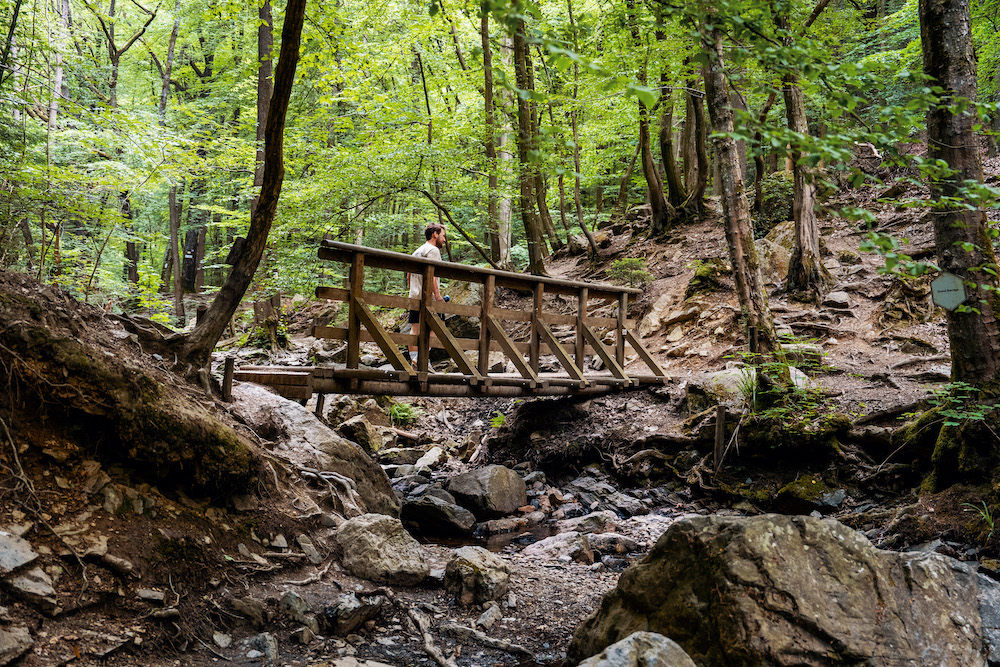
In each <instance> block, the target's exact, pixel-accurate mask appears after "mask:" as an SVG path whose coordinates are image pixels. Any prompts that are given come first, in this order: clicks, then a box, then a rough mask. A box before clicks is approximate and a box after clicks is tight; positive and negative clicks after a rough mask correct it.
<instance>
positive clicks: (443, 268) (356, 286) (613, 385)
mask: <svg viewBox="0 0 1000 667" xmlns="http://www.w3.org/2000/svg"><path fill="white" fill-rule="evenodd" d="M319 256H320V258H321V259H325V260H330V261H333V262H341V263H344V264H347V265H349V266H350V272H349V276H348V279H347V285H346V287H343V288H340V287H318V288H317V289H316V296H317V297H319V298H322V299H330V300H333V301H340V302H344V303H347V304H348V317H347V323H346V326H344V327H338V326H315V327H313V335H314V336H316V337H317V338H329V339H335V340H343V341H346V342H347V359H346V363H345V364H337V365H335V366H334V367H280V366H245V367H242V368H240V369H237V370H236V371H235V378H236V379H237V380H242V381H247V382H256V383H259V384H264V385H268V386H271V387H273V388H274V389H275V390H277V391H278V393H280V394H282V395H283V396H286V397H288V398H296V399H303V400H304V399H308V398H310V397H311V396H312V395H313V394H319V395H320V397H321V398H322V397H323V396H324V395H325V394H373V395H379V394H381V395H389V396H467V397H477V396H556V395H572V394H593V393H604V392H608V391H617V390H622V389H626V388H632V387H639V386H643V385H658V384H663V383H664V382H665V380H666V376H665V374H664V372H663V370H662V369H661V368H660V366H659V365H658V364H657V363H656V361H655V360H654V359H653V357H652V356H651V355H650V354H649V352H648V351H647V350H646V349H645V348H644V347H643V346H642V344H641V343H640V342H639V339H638V337H637V336H636V334H635V333H634V331H633V329H634V327H635V321H634V320H630V319H628V318H627V313H628V302H629V297H630V296H632V295H634V294H639V293H640V290H637V289H632V288H628V287H615V286H612V285H596V284H588V283H583V282H576V281H570V280H561V279H557V278H549V277H539V276H532V275H528V274H522V273H512V272H508V271H497V270H494V269H486V268H478V267H470V266H464V265H462V264H456V263H453V262H443V261H435V260H430V259H424V258H420V257H413V256H411V255H406V254H403V253H398V252H390V251H387V250H378V249H374V248H366V247H364V246H358V245H351V244H347V243H339V242H335V241H324V242H323V244H322V245H321V247H320V249H319ZM366 268H377V269H387V270H390V271H398V272H400V273H415V274H418V275H421V276H423V285H424V289H423V293H422V295H421V297H420V298H419V299H410V298H407V297H400V296H393V295H388V294H379V293H375V292H368V291H366V290H365V288H364V279H365V270H366ZM435 277H438V278H444V279H448V280H451V281H453V282H455V281H457V282H467V283H472V284H479V285H482V299H481V303H480V304H478V305H463V304H457V303H452V302H440V301H438V302H435V301H433V300H432V293H433V292H432V290H431V289H430V288H429V286H430V285H432V284H433V282H432V281H433V279H434V278H435ZM498 287H504V288H508V289H511V290H516V291H518V292H520V293H523V294H531V295H532V307H531V308H530V309H525V310H515V309H510V308H502V307H500V306H498V305H497V304H496V303H495V300H494V299H495V294H496V289H497V288H498ZM547 295H559V296H560V297H561V298H560V299H558V301H560V302H561V303H562V304H566V302H567V297H568V298H569V303H570V304H572V303H573V302H574V301H575V309H573V308H568V310H575V312H569V313H565V312H555V311H554V310H552V309H551V308H547V307H546V306H547V303H546V296H547ZM555 300H556V299H549V300H548V301H549V303H548V305H550V306H551V305H553V303H552V302H553V301H555ZM373 306H380V307H386V308H402V309H406V310H416V311H419V312H420V325H419V329H418V333H417V334H415V335H414V334H411V333H392V332H389V331H386V329H385V328H384V327H383V326H382V325H381V323H379V321H378V319H377V318H376V317H375V314H374V313H373V312H372V307H373ZM564 310H567V308H564ZM594 311H601V312H602V313H604V316H597V314H596V313H594V314H591V313H592V312H594ZM446 314H451V315H461V316H466V317H469V318H478V320H479V335H478V337H476V338H456V337H455V336H454V335H453V334H452V333H451V331H450V330H449V329H448V327H447V325H446V324H445V322H444V321H443V318H442V316H443V315H446ZM505 322H513V323H518V324H515V325H514V327H512V328H520V329H526V330H527V340H514V339H512V338H511V336H510V334H508V333H507V329H505V328H504V323H505ZM525 325H527V326H525ZM553 327H555V328H556V329H557V330H559V332H560V335H559V336H557V334H556V331H555V330H554V329H553ZM570 330H571V331H570ZM366 342H373V343H375V344H376V345H377V346H378V347H379V349H380V350H381V352H382V354H383V355H385V357H386V359H387V360H388V363H389V364H390V365H391V366H392V369H391V370H389V369H376V368H366V367H362V365H361V363H360V361H361V353H362V348H361V344H362V343H366ZM412 345H415V346H416V347H417V360H416V365H415V366H414V365H411V364H410V362H409V361H408V360H407V359H406V358H405V357H404V356H403V354H402V352H401V349H400V348H401V347H403V348H404V349H405V347H406V346H412ZM433 348H437V349H442V350H444V351H445V352H447V354H448V356H449V357H450V358H451V359H452V361H454V362H455V366H456V367H457V369H458V372H451V373H437V372H434V371H433V370H432V368H431V365H430V351H431V349H433ZM628 348H631V350H632V351H633V352H634V353H635V355H637V357H638V359H640V360H642V361H643V362H644V364H645V366H646V369H645V371H646V372H645V373H644V374H635V373H627V372H626V371H625V368H624V367H625V365H626V350H627V349H628ZM545 350H547V351H548V353H550V354H552V355H553V356H555V358H556V360H557V361H558V363H559V365H560V366H561V367H562V371H561V372H558V373H552V372H542V371H541V370H540V358H541V356H542V354H544V353H545ZM491 352H499V353H501V354H502V355H503V357H504V359H505V360H509V361H510V362H511V364H512V365H513V367H514V368H515V369H516V373H504V372H500V373H498V372H491V370H490V369H491V363H490V353H491ZM493 356H494V360H495V361H496V360H497V355H493ZM589 356H596V357H599V358H600V359H601V361H602V362H603V366H604V370H602V371H601V372H587V371H586V370H585V368H586V363H585V361H586V358H587V357H589ZM503 365H504V366H506V362H505V363H504V364H503ZM231 367H232V366H231V365H230V368H231Z"/></svg>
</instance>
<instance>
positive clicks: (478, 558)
mask: <svg viewBox="0 0 1000 667" xmlns="http://www.w3.org/2000/svg"><path fill="white" fill-rule="evenodd" d="M509 586H510V565H508V564H507V561H505V560H504V559H503V558H502V557H501V556H498V555H496V554H494V553H491V552H489V551H487V550H486V549H484V548H482V547H475V546H469V547H462V548H461V549H456V550H455V553H454V554H452V557H451V559H449V561H448V564H447V565H446V566H445V570H444V588H445V590H446V591H448V593H450V594H451V595H453V596H455V598H456V599H457V600H458V602H459V603H460V604H463V605H466V606H468V605H471V604H483V603H484V602H489V601H491V600H499V599H500V598H502V597H503V596H504V595H506V594H507V589H508V587H509Z"/></svg>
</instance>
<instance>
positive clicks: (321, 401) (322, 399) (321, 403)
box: [316, 394, 326, 419]
mask: <svg viewBox="0 0 1000 667" xmlns="http://www.w3.org/2000/svg"><path fill="white" fill-rule="evenodd" d="M324 407H326V394H320V395H319V396H317V397H316V416H317V417H319V418H320V419H322V418H323V408H324Z"/></svg>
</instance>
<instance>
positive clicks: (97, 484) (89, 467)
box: [82, 461, 111, 494]
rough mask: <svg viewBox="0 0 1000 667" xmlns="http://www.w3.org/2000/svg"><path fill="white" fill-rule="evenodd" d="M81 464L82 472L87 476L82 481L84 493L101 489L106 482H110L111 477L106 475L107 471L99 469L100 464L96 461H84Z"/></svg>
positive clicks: (91, 492)
mask: <svg viewBox="0 0 1000 667" xmlns="http://www.w3.org/2000/svg"><path fill="white" fill-rule="evenodd" d="M82 466H83V474H84V475H85V476H86V478H87V479H86V481H85V482H84V483H83V492H84V493H87V494H93V493H97V492H98V491H100V490H101V489H103V488H104V486H105V485H106V484H110V483H111V478H110V477H109V476H108V473H106V472H104V471H103V470H101V464H100V463H98V462H97V461H84V462H83V464H82Z"/></svg>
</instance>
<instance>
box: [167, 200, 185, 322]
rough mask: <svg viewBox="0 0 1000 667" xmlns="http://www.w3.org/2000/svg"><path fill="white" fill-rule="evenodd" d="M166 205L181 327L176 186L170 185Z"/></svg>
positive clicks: (177, 314) (181, 289)
mask: <svg viewBox="0 0 1000 667" xmlns="http://www.w3.org/2000/svg"><path fill="white" fill-rule="evenodd" d="M167 207H168V208H169V209H170V262H171V264H173V265H174V272H173V274H174V275H173V293H174V316H175V317H176V318H177V324H178V326H180V327H183V326H184V324H185V322H184V282H183V276H182V275H181V249H180V238H181V237H180V228H181V206H180V202H178V201H177V186H176V185H172V186H171V187H170V192H169V193H168V195H167Z"/></svg>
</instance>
